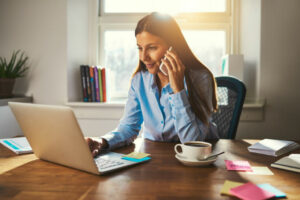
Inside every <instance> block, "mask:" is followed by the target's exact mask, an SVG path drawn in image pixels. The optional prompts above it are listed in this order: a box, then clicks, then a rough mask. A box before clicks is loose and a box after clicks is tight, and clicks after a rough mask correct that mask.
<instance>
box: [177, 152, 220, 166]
mask: <svg viewBox="0 0 300 200" xmlns="http://www.w3.org/2000/svg"><path fill="white" fill-rule="evenodd" d="M175 157H176V158H177V160H179V161H180V162H181V163H182V164H184V165H186V166H192V167H196V166H206V165H210V164H212V163H214V162H215V161H216V160H217V158H218V156H214V157H211V158H209V159H207V160H188V159H186V158H184V157H182V156H180V155H178V154H176V155H175Z"/></svg>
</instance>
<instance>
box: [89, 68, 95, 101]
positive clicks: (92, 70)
mask: <svg viewBox="0 0 300 200" xmlns="http://www.w3.org/2000/svg"><path fill="white" fill-rule="evenodd" d="M89 69H90V85H91V96H92V102H96V90H95V83H94V81H95V79H94V67H93V66H90V67H89Z"/></svg>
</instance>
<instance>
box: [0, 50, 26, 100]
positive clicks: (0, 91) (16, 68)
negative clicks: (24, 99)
mask: <svg viewBox="0 0 300 200" xmlns="http://www.w3.org/2000/svg"><path fill="white" fill-rule="evenodd" d="M27 62H28V57H27V56H25V55H24V52H21V50H18V51H16V52H15V51H14V52H13V54H12V56H11V59H10V61H8V62H7V61H6V58H4V57H0V98H9V97H12V96H13V95H12V91H13V88H14V84H15V80H16V78H19V77H23V76H25V74H26V71H27V70H28V68H29V67H28V65H27V64H28V63H27Z"/></svg>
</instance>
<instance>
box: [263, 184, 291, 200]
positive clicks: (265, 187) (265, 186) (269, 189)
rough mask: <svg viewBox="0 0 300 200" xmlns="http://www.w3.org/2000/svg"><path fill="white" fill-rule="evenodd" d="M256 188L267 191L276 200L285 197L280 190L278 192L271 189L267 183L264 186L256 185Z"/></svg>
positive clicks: (273, 188) (275, 189)
mask: <svg viewBox="0 0 300 200" xmlns="http://www.w3.org/2000/svg"><path fill="white" fill-rule="evenodd" d="M257 186H258V187H260V188H262V189H264V190H267V191H269V192H271V193H273V194H275V197H276V198H284V197H286V194H285V193H284V192H282V191H280V190H278V189H277V188H275V187H273V186H272V185H270V184H268V183H264V184H257Z"/></svg>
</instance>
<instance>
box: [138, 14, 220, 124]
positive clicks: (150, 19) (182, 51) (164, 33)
mask: <svg viewBox="0 0 300 200" xmlns="http://www.w3.org/2000/svg"><path fill="white" fill-rule="evenodd" d="M143 31H146V32H148V33H151V34H153V35H156V36H158V37H160V38H162V39H163V40H164V41H165V42H166V43H167V44H168V45H169V46H172V48H173V49H174V50H175V52H176V53H177V54H178V56H179V58H180V59H181V61H182V63H183V64H184V65H185V67H186V70H185V79H186V84H187V90H188V94H189V102H190V104H191V107H192V110H193V111H194V113H195V115H196V116H197V117H198V118H199V119H200V120H201V121H202V122H203V123H204V124H206V125H208V123H209V122H208V120H209V119H207V115H206V114H205V113H208V114H211V113H212V112H213V111H215V110H216V109H217V106H218V105H217V97H216V82H215V79H214V78H213V75H212V73H211V72H210V70H209V69H208V68H207V67H206V66H205V65H204V64H202V63H201V62H200V61H199V60H198V59H197V57H196V56H195V55H194V54H193V52H192V51H191V49H190V48H189V46H188V44H187V42H186V40H185V39H184V36H183V34H182V32H181V30H180V28H179V26H178V24H177V22H176V21H175V20H174V19H173V18H172V17H171V16H169V15H165V14H160V13H157V12H153V13H151V14H149V15H147V16H145V17H144V18H142V19H141V20H140V21H139V22H138V24H137V27H136V29H135V36H136V35H137V34H139V33H142V32H143ZM192 69H193V70H197V69H198V70H201V69H205V70H206V71H207V72H208V73H210V76H211V77H212V78H211V79H212V85H213V94H212V95H213V96H212V102H207V98H205V95H208V94H199V95H196V92H195V91H194V90H193V88H194V87H193V85H192V81H191V77H190V76H189V73H188V71H189V70H192ZM145 70H147V69H146V66H145V64H144V63H143V62H142V61H141V60H140V61H139V64H138V66H137V68H136V70H135V72H134V73H133V76H134V75H135V74H136V73H137V72H139V71H145ZM133 76H132V77H133ZM195 98H199V100H200V102H201V103H202V106H201V105H199V103H196V102H199V100H196V99H195ZM211 103H212V105H213V111H212V110H211V107H210V105H211ZM204 109H205V110H204Z"/></svg>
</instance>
